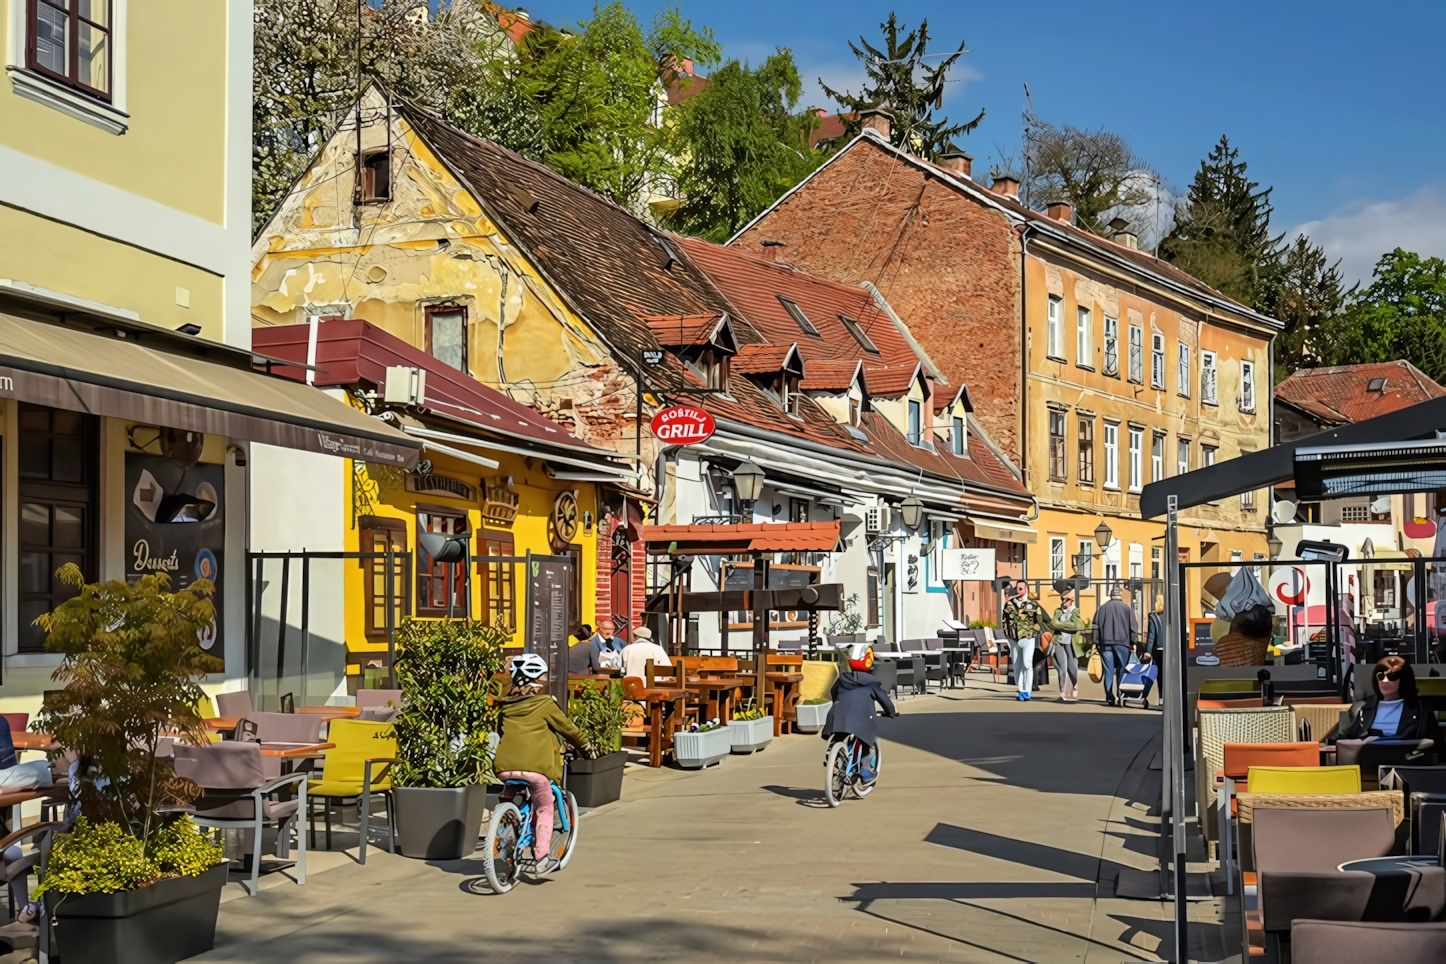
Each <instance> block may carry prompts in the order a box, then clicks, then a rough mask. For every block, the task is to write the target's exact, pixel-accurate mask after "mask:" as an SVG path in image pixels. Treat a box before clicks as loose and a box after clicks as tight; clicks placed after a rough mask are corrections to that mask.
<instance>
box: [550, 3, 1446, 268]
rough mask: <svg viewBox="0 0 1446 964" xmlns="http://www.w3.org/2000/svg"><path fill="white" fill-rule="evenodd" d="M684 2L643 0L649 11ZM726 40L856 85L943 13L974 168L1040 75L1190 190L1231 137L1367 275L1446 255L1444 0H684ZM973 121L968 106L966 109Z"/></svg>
mask: <svg viewBox="0 0 1446 964" xmlns="http://www.w3.org/2000/svg"><path fill="white" fill-rule="evenodd" d="M671 5H672V4H668V3H659V2H656V0H634V2H632V3H630V4H629V6H631V7H632V8H633V9H634V10H635V11H636V12H637V13H638V14H639V15H640V16H641V17H647V16H651V14H652V12H653V11H654V10H656V9H659V8H661V7H664V6H671ZM528 9H529V10H530V11H531V13H532V15H533V16H534V17H536V18H539V19H545V20H548V21H550V22H552V23H554V24H558V25H564V24H568V23H571V22H573V21H576V20H578V19H579V18H582V17H585V16H587V15H588V14H589V13H590V11H591V10H592V3H590V2H579V0H533V2H532V3H531V4H530V5H529V6H528ZM682 9H683V12H684V14H685V15H687V16H689V17H691V18H692V19H693V20H694V22H695V23H698V24H707V25H708V26H711V27H712V28H713V29H714V30H715V31H716V33H717V35H718V39H719V40H720V41H721V42H722V43H723V46H724V54H725V56H728V57H738V58H740V59H750V60H753V61H755V62H757V61H759V60H761V59H763V58H764V57H766V56H767V55H768V54H769V53H771V52H772V50H773V49H774V48H775V47H779V46H784V47H790V48H792V50H793V52H794V56H795V58H796V59H797V61H798V63H799V67H800V69H801V71H802V73H803V75H804V78H805V79H806V80H807V81H808V82H809V89H808V92H807V94H806V98H807V99H809V100H811V101H817V102H818V103H819V106H831V105H829V104H827V103H826V102H824V101H823V98H822V95H821V93H819V91H818V88H817V84H816V79H817V78H818V77H820V76H822V78H823V79H824V81H825V82H827V83H828V84H829V85H830V86H834V87H838V86H840V85H843V86H845V87H852V88H855V89H856V88H857V86H858V82H859V80H860V79H861V77H862V73H861V71H860V70H859V69H858V66H857V61H856V60H854V58H853V56H852V54H851V53H850V52H849V49H848V44H847V42H848V40H849V39H850V38H854V37H857V36H858V35H859V34H864V35H866V36H868V37H869V38H870V39H873V38H874V37H877V36H878V24H879V23H880V22H882V21H883V20H884V19H886V18H887V16H888V13H889V11H890V9H894V10H897V11H898V13H899V17H900V19H901V20H902V21H903V22H905V23H907V24H908V25H910V26H913V25H914V24H916V23H917V22H918V21H919V20H921V19H923V18H924V17H927V18H928V19H929V29H930V31H931V33H932V34H933V36H934V38H935V40H934V43H933V44H932V45H931V49H933V50H939V51H943V50H944V49H945V48H946V47H948V48H950V49H952V45H953V44H955V43H957V42H958V41H959V40H960V39H961V38H962V39H964V40H966V41H967V43H968V48H969V50H970V53H968V54H966V55H965V56H964V58H963V59H962V60H961V69H958V70H956V72H955V74H954V76H956V77H958V78H959V82H957V83H954V84H951V85H950V89H949V92H948V95H947V99H946V103H945V108H946V111H949V112H950V113H952V114H956V115H958V116H960V117H965V116H973V113H974V112H976V111H977V110H978V109H979V108H980V107H984V108H985V109H986V110H987V111H988V113H987V116H986V118H985V120H984V123H983V125H981V127H980V129H979V130H978V131H976V132H975V133H974V134H973V135H971V136H970V137H969V138H966V139H965V142H964V143H963V145H962V146H963V147H964V148H965V149H966V150H968V151H969V153H971V154H973V155H974V157H975V159H976V161H975V164H976V169H978V168H980V167H982V166H984V165H985V162H986V160H987V158H988V157H989V156H990V155H991V154H995V153H996V147H997V146H1005V147H1006V148H1007V147H1009V146H1012V145H1014V144H1016V143H1017V142H1018V139H1019V129H1020V122H1019V117H1020V112H1021V110H1022V109H1023V107H1024V89H1023V85H1024V84H1026V83H1027V84H1028V85H1029V89H1030V92H1031V94H1032V95H1033V98H1034V106H1035V109H1036V110H1037V111H1038V112H1039V113H1040V114H1041V115H1042V116H1043V117H1045V118H1046V119H1048V120H1051V121H1053V122H1054V123H1057V124H1061V123H1073V124H1077V125H1081V126H1087V127H1099V126H1104V127H1106V128H1109V129H1111V130H1114V131H1117V132H1118V133H1121V134H1123V135H1125V136H1126V137H1127V138H1128V139H1129V141H1130V144H1131V146H1133V147H1134V148H1135V150H1136V151H1137V152H1138V153H1139V154H1141V155H1142V156H1143V157H1144V158H1146V159H1147V160H1148V161H1149V162H1150V163H1151V164H1152V165H1154V167H1155V168H1156V169H1157V170H1158V171H1159V172H1160V174H1161V175H1163V177H1164V178H1165V181H1166V183H1167V185H1169V186H1172V187H1175V188H1177V189H1179V190H1183V189H1184V188H1185V187H1187V186H1188V184H1189V182H1190V178H1191V177H1192V176H1193V173H1194V171H1195V168H1196V167H1197V166H1198V164H1199V161H1200V159H1201V158H1202V157H1204V155H1205V154H1206V153H1207V152H1208V151H1209V149H1210V148H1211V146H1212V145H1213V144H1214V143H1215V141H1216V140H1217V139H1218V138H1219V137H1220V135H1221V134H1222V133H1228V134H1229V135H1230V138H1231V140H1232V141H1233V142H1234V143H1235V144H1237V145H1238V146H1239V147H1240V148H1241V154H1242V156H1243V158H1244V159H1245V160H1246V161H1248V162H1249V164H1250V173H1251V175H1252V176H1253V177H1254V178H1255V179H1256V180H1259V181H1260V182H1261V183H1262V184H1266V185H1273V186H1274V187H1275V194H1274V201H1275V206H1276V216H1275V220H1274V223H1275V224H1276V226H1277V229H1278V230H1282V231H1284V230H1291V231H1295V230H1299V229H1302V228H1303V229H1305V230H1306V232H1307V233H1309V234H1310V235H1311V236H1312V238H1313V239H1315V240H1316V241H1318V242H1319V243H1322V244H1325V245H1326V247H1327V249H1328V250H1330V251H1331V252H1332V253H1333V254H1334V255H1336V256H1338V257H1341V258H1343V259H1344V267H1345V269H1346V271H1347V273H1348V275H1349V276H1351V277H1352V278H1357V277H1366V278H1368V277H1369V274H1370V269H1371V266H1372V264H1373V263H1374V261H1375V259H1376V258H1377V257H1378V256H1379V255H1380V254H1381V253H1383V252H1384V251H1386V250H1389V249H1390V248H1391V247H1394V246H1396V245H1401V246H1403V247H1406V248H1409V249H1413V250H1417V251H1419V252H1421V253H1422V254H1432V255H1440V256H1446V163H1443V160H1442V158H1443V155H1446V111H1443V107H1446V57H1443V56H1442V55H1441V52H1440V44H1441V37H1442V35H1443V32H1446V3H1442V2H1441V0H1436V2H1434V3H1431V2H1386V3H1380V4H1372V5H1366V4H1349V5H1348V4H1344V3H1322V2H1316V3H1306V2H1283V0H1257V2H1254V3H1242V2H1225V0H1214V2H1210V3H1199V2H1197V3H1189V4H1184V3H1172V2H1168V0H1166V2H1160V0H1154V2H1143V0H1114V2H1111V0H1094V2H1090V3H1083V2H1079V0H1074V2H1062V0H1030V2H1015V3H982V2H975V3H970V4H960V3H941V2H934V3H919V2H899V3H896V4H893V5H890V4H888V3H864V2H858V0H829V2H821V0H785V2H782V3H773V4H752V3H748V4H744V3H711V4H705V3H699V2H696V0H683V3H682ZM966 112H967V113H966Z"/></svg>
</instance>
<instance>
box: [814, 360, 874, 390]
mask: <svg viewBox="0 0 1446 964" xmlns="http://www.w3.org/2000/svg"><path fill="white" fill-rule="evenodd" d="M862 367H863V362H861V361H847V360H844V361H832V360H830V361H811V362H807V363H805V365H804V367H803V384H802V385H801V386H800V387H801V388H803V390H804V391H817V392H844V391H848V389H849V388H850V387H851V386H852V385H853V383H854V377H855V376H856V375H857V374H858V373H859V370H860V369H861V368H862Z"/></svg>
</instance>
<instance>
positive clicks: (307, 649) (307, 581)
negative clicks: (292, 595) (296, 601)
mask: <svg viewBox="0 0 1446 964" xmlns="http://www.w3.org/2000/svg"><path fill="white" fill-rule="evenodd" d="M310 657H311V556H309V555H308V554H307V552H306V550H305V549H302V550H301V687H300V689H301V705H302V706H305V705H306V684H307V680H309V679H310V678H311V677H310V675H309V673H310V671H311V659H310Z"/></svg>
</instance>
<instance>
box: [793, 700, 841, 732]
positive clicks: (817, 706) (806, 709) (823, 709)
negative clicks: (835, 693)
mask: <svg viewBox="0 0 1446 964" xmlns="http://www.w3.org/2000/svg"><path fill="white" fill-rule="evenodd" d="M832 708H833V700H830V699H829V698H828V697H827V696H816V697H814V698H813V699H811V700H802V701H801V702H800V703H799V704H798V719H797V720H796V721H795V722H794V724H793V728H794V729H795V730H797V731H798V732H800V733H817V732H818V731H819V730H821V729H823V724H824V721H826V720H827V719H828V711H829V710H830V709H832Z"/></svg>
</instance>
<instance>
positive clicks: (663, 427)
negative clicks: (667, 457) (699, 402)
mask: <svg viewBox="0 0 1446 964" xmlns="http://www.w3.org/2000/svg"><path fill="white" fill-rule="evenodd" d="M652 426H653V435H654V436H655V437H656V438H657V439H658V441H660V442H667V443H668V444H669V445H697V444H698V443H700V442H706V441H708V440H709V439H710V438H712V437H713V433H714V432H715V431H717V429H718V426H717V425H716V424H715V423H714V421H713V416H712V415H709V414H708V413H707V412H705V411H703V410H702V409H701V408H697V407H695V406H693V405H674V406H672V407H671V408H665V409H663V410H662V411H660V412H658V414H656V415H654V416H653V421H652Z"/></svg>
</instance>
